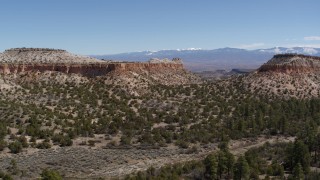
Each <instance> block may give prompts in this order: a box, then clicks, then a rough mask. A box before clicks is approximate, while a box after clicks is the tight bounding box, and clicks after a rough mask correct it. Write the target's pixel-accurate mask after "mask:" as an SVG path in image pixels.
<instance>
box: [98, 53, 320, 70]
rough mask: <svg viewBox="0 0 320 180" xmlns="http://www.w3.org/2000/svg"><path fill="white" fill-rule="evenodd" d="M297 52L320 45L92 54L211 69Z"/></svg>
mask: <svg viewBox="0 0 320 180" xmlns="http://www.w3.org/2000/svg"><path fill="white" fill-rule="evenodd" d="M282 53H297V54H306V55H313V56H320V48H310V47H292V48H285V47H274V48H270V49H257V50H245V49H238V48H220V49H213V50H205V49H200V48H189V49H177V50H160V51H142V52H130V53H121V54H113V55H99V56H98V55H95V56H93V57H96V58H99V59H106V60H121V61H147V60H149V59H150V58H160V59H163V58H168V59H172V58H174V57H179V58H182V59H183V62H184V65H185V66H186V67H187V68H188V69H189V70H192V71H211V70H217V69H226V70H230V69H253V68H258V67H259V66H261V65H262V64H263V63H265V62H267V61H268V60H269V59H270V58H271V57H272V56H273V55H274V54H282Z"/></svg>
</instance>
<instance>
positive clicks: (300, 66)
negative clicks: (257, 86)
mask: <svg viewBox="0 0 320 180" xmlns="http://www.w3.org/2000/svg"><path fill="white" fill-rule="evenodd" d="M318 70H320V57H316V56H307V55H301V54H278V55H275V56H274V57H273V58H272V59H271V60H269V61H268V62H267V63H265V64H264V65H262V66H261V67H260V68H259V72H266V71H272V72H284V73H292V72H293V73H299V72H310V71H318Z"/></svg>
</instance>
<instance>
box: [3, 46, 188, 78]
mask: <svg viewBox="0 0 320 180" xmlns="http://www.w3.org/2000/svg"><path fill="white" fill-rule="evenodd" d="M45 71H56V72H62V73H66V74H71V73H75V74H81V75H84V76H91V77H92V76H103V75H106V74H108V73H118V74H119V73H126V72H135V73H138V74H140V73H145V74H149V73H163V72H166V71H171V72H177V71H185V70H184V67H183V64H182V61H181V59H179V58H174V59H173V60H153V61H150V62H145V63H139V62H112V61H102V60H98V59H94V58H89V57H85V56H79V55H74V54H71V53H68V52H67V51H65V50H61V49H46V48H14V49H9V50H6V51H5V52H4V53H2V54H0V73H1V74H17V73H26V72H45Z"/></svg>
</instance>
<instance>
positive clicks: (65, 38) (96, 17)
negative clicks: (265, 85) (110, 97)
mask: <svg viewBox="0 0 320 180" xmlns="http://www.w3.org/2000/svg"><path fill="white" fill-rule="evenodd" d="M0 3H1V4H0V51H4V50H5V49H8V48H13V47H50V48H61V49H66V50H68V51H71V52H73V53H79V54H87V55H91V54H114V53H121V52H133V51H143V50H161V49H186V48H203V49H215V48H223V47H237V48H245V49H256V48H268V47H274V46H287V47H292V46H313V47H320V20H319V17H320V11H319V7H320V1H319V0H161V1H160V0H52V1H49V0H48V1H45V0H28V1H27V0H0Z"/></svg>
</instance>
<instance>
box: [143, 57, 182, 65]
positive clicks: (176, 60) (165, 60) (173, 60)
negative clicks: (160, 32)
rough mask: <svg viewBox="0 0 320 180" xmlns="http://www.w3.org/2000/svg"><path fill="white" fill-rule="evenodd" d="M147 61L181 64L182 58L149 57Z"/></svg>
mask: <svg viewBox="0 0 320 180" xmlns="http://www.w3.org/2000/svg"><path fill="white" fill-rule="evenodd" d="M148 62H149V63H165V64H167V63H173V64H182V59H180V58H173V59H172V60H169V59H167V58H165V59H158V58H151V59H150V60H149V61H148Z"/></svg>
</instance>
